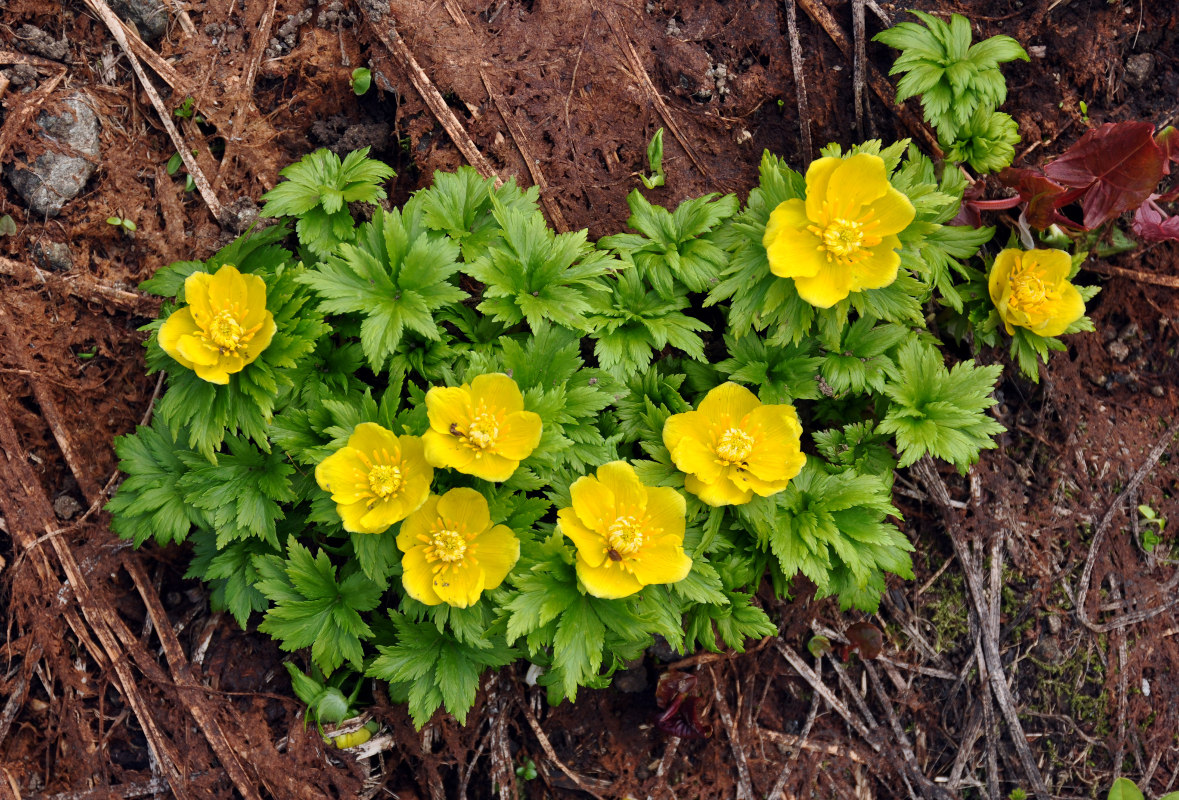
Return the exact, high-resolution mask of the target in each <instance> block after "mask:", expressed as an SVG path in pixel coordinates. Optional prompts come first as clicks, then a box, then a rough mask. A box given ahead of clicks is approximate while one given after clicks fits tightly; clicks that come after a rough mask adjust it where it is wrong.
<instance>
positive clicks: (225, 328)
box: [208, 311, 245, 354]
mask: <svg viewBox="0 0 1179 800" xmlns="http://www.w3.org/2000/svg"><path fill="white" fill-rule="evenodd" d="M208 335H209V339H210V340H211V341H212V342H213V344H214V345H216V347H217V349H219V350H220V351H221V353H222V354H225V353H233V352H235V351H236V350H237V349H238V348H239V347H241V346H242V344H243V342H242V339H244V338H245V331H243V330H242V326H241V325H239V324H238V321H237V320H236V319H234V316H233V314H232V313H231V312H229V311H222V312H221V313H220V314H218V315H217V316H216V317H214V318H213V320H212V321H211V322H210V323H209V329H208Z"/></svg>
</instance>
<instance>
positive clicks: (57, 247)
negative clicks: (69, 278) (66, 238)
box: [33, 239, 74, 272]
mask: <svg viewBox="0 0 1179 800" xmlns="http://www.w3.org/2000/svg"><path fill="white" fill-rule="evenodd" d="M33 258H35V259H36V260H37V263H38V264H40V265H41V266H42V267H44V268H45V269H49V270H53V271H54V272H65V271H66V270H68V269H69V268H70V267H72V266H74V255H73V253H71V252H70V246H69V245H68V244H66V243H65V242H51V241H49V240H47V239H43V240H41V241H39V242H37V243H35V244H34V245H33Z"/></svg>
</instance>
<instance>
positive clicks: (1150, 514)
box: [1138, 504, 1167, 553]
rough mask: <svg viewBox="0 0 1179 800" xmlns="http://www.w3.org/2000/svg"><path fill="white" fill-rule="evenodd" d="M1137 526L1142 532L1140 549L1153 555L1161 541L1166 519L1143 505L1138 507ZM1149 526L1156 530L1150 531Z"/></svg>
mask: <svg viewBox="0 0 1179 800" xmlns="http://www.w3.org/2000/svg"><path fill="white" fill-rule="evenodd" d="M1138 524H1139V526H1140V527H1141V531H1142V549H1143V550H1145V551H1146V552H1148V553H1153V552H1154V549H1155V548H1156V547H1158V545H1159V543H1161V542H1162V540H1163V530H1165V529H1166V527H1167V520H1166V518H1165V517H1162V516H1160V515H1159V513H1158V512H1157V511H1155V510H1154V509H1153V508H1151V507H1150V506H1148V505H1146V504H1143V505H1140V506H1138ZM1151 525H1154V526H1156V529H1155V530H1151V529H1150V526H1151Z"/></svg>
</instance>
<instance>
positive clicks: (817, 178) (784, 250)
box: [762, 153, 916, 308]
mask: <svg viewBox="0 0 1179 800" xmlns="http://www.w3.org/2000/svg"><path fill="white" fill-rule="evenodd" d="M915 216H916V211H914V209H913V204H912V203H910V202H909V198H908V197H905V195H904V194H902V193H901V192H899V191H897V190H896V189H894V188H892V185H891V184H889V182H888V171H887V170H886V169H885V166H884V159H882V158H880V156H874V155H870V154H868V153H857V154H856V155H853V156H848V157H847V158H833V157H827V158H820V159H819V160H818V161H813V162H811V165H810V168H809V169H807V171H806V200H805V202H804V201H803V200H799V199H793V200H787V201H785V202H784V203H781V204H780V205H779V206H778V207H777V208H775V209H774V211H773V213H771V214H770V221H769V224H768V225H767V226H766V232H765V236H764V237H763V238H762V244H763V245H765V248H766V254H767V255H768V257H769V260H770V272H772V273H774V274H775V275H777V276H778V277H780V278H793V279H794V286H795V288H796V289H797V290H798V294H799V296H800V297H801V298H802V299H803V300H805V301H807V302H808V303H810V304H811V305H812V306H817V307H819V308H830V307H831V306H833V305H835V304H836V303H838V302H839V301H840V300H842V299H844V298H845V297H847V296H848V294H850V293H851V292H859V291H862V290H864V289H880V288H882V287H885V286H888V285H889V284H890V283H892V282H893V281H894V280H896V277H897V268H898V267H899V266H900V263H901V257H900V256H899V255H898V254H897V252H896V251H897V248H898V247H900V246H901V241H900V239H898V238H897V234H898V233H900V232H901V231H903V230H904V229H905V228H907V227H908V226H909V223H910V222H912V221H913V218H914V217H915Z"/></svg>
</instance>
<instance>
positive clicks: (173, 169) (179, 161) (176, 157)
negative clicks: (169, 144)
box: [164, 153, 184, 175]
mask: <svg viewBox="0 0 1179 800" xmlns="http://www.w3.org/2000/svg"><path fill="white" fill-rule="evenodd" d="M183 165H184V159H183V158H181V157H180V154H179V153H173V154H172V157H171V158H169V159H168V165H167V166H166V167H164V169H165V170H166V171H167V173H168V174H169V175H175V174H176V173H177V172H179V171H180V167H181V166H183Z"/></svg>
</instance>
